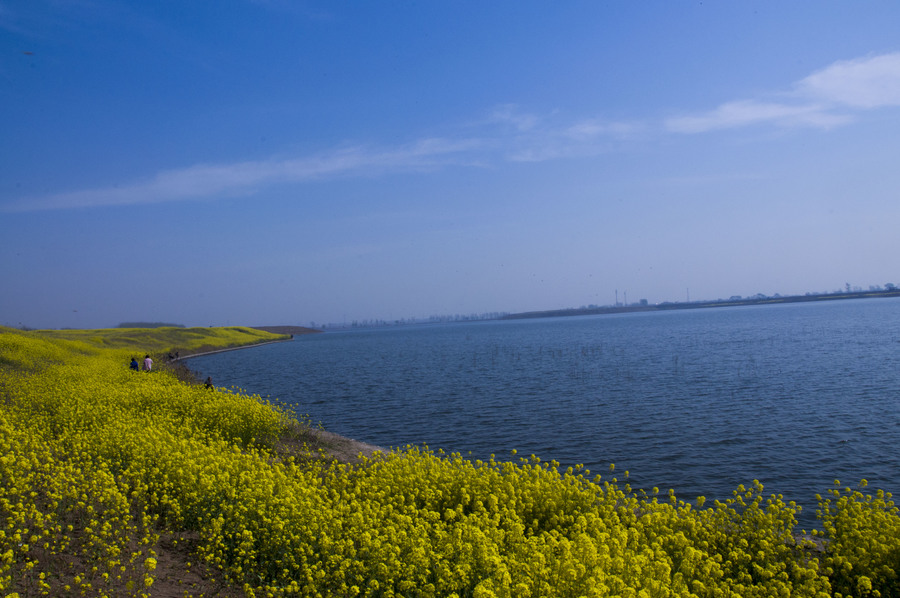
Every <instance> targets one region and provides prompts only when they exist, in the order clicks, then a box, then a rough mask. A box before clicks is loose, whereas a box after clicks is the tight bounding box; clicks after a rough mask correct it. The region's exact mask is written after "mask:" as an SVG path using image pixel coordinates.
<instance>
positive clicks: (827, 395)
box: [189, 299, 900, 526]
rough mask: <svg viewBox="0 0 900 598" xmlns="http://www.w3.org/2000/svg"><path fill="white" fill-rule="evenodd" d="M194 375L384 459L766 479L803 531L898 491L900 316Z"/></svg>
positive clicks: (412, 342)
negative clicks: (534, 460) (425, 449)
mask: <svg viewBox="0 0 900 598" xmlns="http://www.w3.org/2000/svg"><path fill="white" fill-rule="evenodd" d="M189 365H190V367H191V368H192V369H194V370H196V371H198V372H199V373H200V375H201V376H202V377H203V378H205V377H206V376H212V378H213V380H214V382H215V383H216V385H217V386H238V387H240V388H242V389H245V390H247V391H249V392H252V393H258V394H260V395H262V396H270V397H272V398H273V399H275V398H277V399H279V400H280V401H281V402H284V403H289V404H291V405H293V406H295V409H296V411H297V412H298V413H301V414H308V415H309V416H310V417H311V418H312V420H313V422H316V423H319V422H321V424H322V425H323V426H324V427H325V429H327V430H330V431H332V432H336V433H338V434H341V435H344V436H348V437H351V438H355V439H357V440H362V441H365V442H369V443H372V444H376V445H379V446H383V447H398V446H401V447H402V446H404V445H407V444H414V445H422V444H427V445H428V446H429V447H430V448H433V449H437V448H442V449H444V450H445V451H447V452H462V453H464V454H471V456H472V457H473V458H487V457H489V456H490V455H491V454H496V455H497V457H498V458H501V459H505V458H512V457H509V451H510V450H511V449H517V450H518V453H519V456H523V455H524V456H527V455H529V454H536V455H538V456H539V457H541V458H542V459H544V460H550V459H555V460H557V461H559V462H560V463H561V464H563V465H564V466H567V465H573V464H577V463H583V464H584V465H585V466H587V467H588V468H589V469H590V470H591V472H592V474H596V473H599V474H601V475H603V476H604V477H607V476H608V471H609V470H608V467H609V464H610V463H615V464H616V474H617V476H618V477H619V478H620V479H621V478H622V472H623V471H624V470H629V472H630V483H631V484H632V486H633V487H635V488H647V489H649V488H652V487H653V486H658V487H659V488H660V490H662V491H663V492H665V491H666V490H667V489H669V488H673V489H674V490H675V492H676V494H677V495H678V496H679V497H680V498H683V499H693V498H695V497H696V496H698V495H704V496H706V497H707V499H710V500H711V499H713V498H720V499H724V498H728V497H730V496H731V491H732V490H734V488H735V487H737V485H739V484H748V483H749V482H751V481H752V480H754V479H758V480H760V481H761V482H763V484H764V485H765V487H766V494H769V493H779V494H784V498H785V500H796V501H797V502H798V503H799V504H801V505H803V507H804V512H803V513H802V515H801V523H802V524H804V525H805V526H811V525H812V522H813V521H814V518H815V504H816V501H815V495H816V493H821V494H824V493H825V492H826V491H827V490H828V489H830V488H831V487H832V485H833V481H834V479H835V478H837V479H840V480H841V482H843V483H844V484H850V485H853V486H855V485H856V483H857V482H858V481H859V480H860V479H862V478H866V479H867V480H868V481H869V484H870V488H873V489H874V488H882V489H884V490H887V491H890V492H896V491H898V490H900V459H898V446H900V400H898V399H900V396H898V390H900V299H871V300H845V301H824V302H814V303H799V304H797V303H795V304H782V305H771V306H749V307H727V308H715V309H696V310H681V311H666V312H650V313H629V314H616V315H602V316H583V317H567V318H552V319H541V320H511V321H497V322H472V323H458V324H440V325H427V326H426V325H423V326H417V327H398V328H384V329H377V330H353V331H346V332H327V333H324V334H318V335H307V336H300V337H297V338H296V339H295V340H294V341H292V342H288V343H279V344H273V345H267V346H262V347H255V348H252V349H247V350H242V351H233V352H228V353H220V354H216V355H209V356H203V357H197V358H193V359H191V360H190V362H189Z"/></svg>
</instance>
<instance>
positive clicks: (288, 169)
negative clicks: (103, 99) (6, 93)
mask: <svg viewBox="0 0 900 598" xmlns="http://www.w3.org/2000/svg"><path fill="white" fill-rule="evenodd" d="M558 120H559V119H558V118H555V115H551V116H540V115H537V114H530V113H526V112H523V111H521V110H520V109H519V108H518V107H517V106H515V105H513V104H509V105H504V106H500V107H498V108H497V109H495V110H494V111H492V112H491V113H490V115H489V117H488V118H487V119H485V120H483V121H481V122H479V123H476V125H474V126H475V128H476V130H475V131H474V132H473V131H472V130H469V131H467V132H468V133H469V134H468V135H463V136H460V137H429V138H423V139H419V140H417V141H414V142H411V143H409V144H406V145H402V146H397V147H371V146H354V147H346V148H342V149H338V150H333V151H331V152H324V153H320V154H316V155H308V156H300V157H289V158H284V157H278V158H274V157H273V158H269V159H264V160H254V161H244V162H232V163H223V164H196V165H193V166H188V167H185V168H178V169H173V170H167V171H163V172H160V173H157V174H156V175H155V176H153V177H151V178H148V179H145V180H141V181H136V182H132V183H128V184H122V185H117V186H109V187H104V188H95V189H84V190H79V191H73V192H66V193H57V194H52V195H44V196H38V197H26V198H21V199H18V200H13V201H11V202H6V203H0V212H33V211H41V210H60V209H77V208H93V207H104V206H124V205H137V204H152V203H162V202H172V201H189V200H200V199H208V198H223V197H239V196H244V195H254V194H256V193H258V192H259V191H260V190H262V189H264V188H266V187H269V186H273V185H278V184H283V183H301V182H303V181H310V180H315V179H323V178H329V177H348V176H377V175H382V174H389V173H396V172H409V171H427V170H433V169H438V168H442V167H445V166H448V165H466V166H484V165H490V164H496V163H500V162H540V161H546V160H553V159H559V158H567V157H573V156H585V155H593V154H596V153H597V152H599V151H603V150H604V149H607V148H609V146H610V143H612V142H613V141H615V140H621V139H623V138H626V137H628V136H630V135H633V134H634V133H635V132H636V131H638V130H639V129H640V127H639V126H637V125H633V124H628V123H616V122H610V121H603V120H600V119H588V120H583V121H579V122H575V123H574V124H572V123H560V122H558Z"/></svg>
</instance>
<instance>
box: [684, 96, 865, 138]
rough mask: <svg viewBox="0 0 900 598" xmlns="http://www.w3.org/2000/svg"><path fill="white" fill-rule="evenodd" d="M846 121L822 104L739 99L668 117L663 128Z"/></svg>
mask: <svg viewBox="0 0 900 598" xmlns="http://www.w3.org/2000/svg"><path fill="white" fill-rule="evenodd" d="M848 120H851V117H849V116H848V115H845V114H835V113H833V112H832V111H831V110H830V109H829V107H827V106H824V105H822V104H815V103H811V104H796V105H794V104H786V103H778V102H761V101H757V100H740V101H736V102H728V103H726V104H722V105H721V106H719V107H718V108H716V109H715V110H712V111H710V112H707V113H705V114H699V115H696V116H680V117H677V118H670V119H668V120H667V121H666V128H667V129H668V130H669V131H672V132H675V133H703V132H705V131H711V130H714V129H732V128H736V127H746V126H749V125H756V124H764V123H769V124H774V125H778V126H782V127H819V128H829V127H834V126H836V125H840V124H844V123H846V122H847V121H848Z"/></svg>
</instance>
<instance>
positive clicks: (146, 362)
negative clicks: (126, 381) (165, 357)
mask: <svg viewBox="0 0 900 598" xmlns="http://www.w3.org/2000/svg"><path fill="white" fill-rule="evenodd" d="M151 368H153V360H152V359H150V356H149V355H145V356H144V371H145V372H149V371H150V370H151Z"/></svg>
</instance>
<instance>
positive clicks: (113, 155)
mask: <svg viewBox="0 0 900 598" xmlns="http://www.w3.org/2000/svg"><path fill="white" fill-rule="evenodd" d="M898 31H900V4H898V3H894V2H887V1H882V2H868V1H861V2H853V3H850V2H830V1H824V2H823V1H815V2H813V1H800V2H790V3H783V2H775V1H757V2H720V3H711V2H702V3H701V2H678V1H673V2H668V1H667V2H662V1H657V2H578V1H576V2H566V3H545V2H533V1H527V0H526V1H515V2H513V1H500V2H490V3H485V2H468V1H454V2H421V3H420V2H358V3H356V2H334V1H329V2H324V1H323V2H301V1H298V2H288V1H287V0H284V1H282V0H268V1H256V2H252V1H246V2H241V1H238V0H235V1H232V2H182V1H177V2H167V1H162V2H148V3H137V2H128V3H125V2H114V1H108V0H75V1H71V2H62V1H51V2H47V1H44V0H27V1H15V2H9V1H2V0H0V56H2V59H0V131H2V133H0V136H2V144H0V277H2V280H3V281H4V289H5V290H4V292H3V293H2V294H0V324H6V325H12V326H18V325H27V326H32V327H78V328H97V327H109V326H115V325H116V324H118V323H119V322H123V321H135V320H138V321H166V322H175V323H181V324H185V325H201V326H206V325H238V324H241V325H267V324H269V325H271V324H301V325H308V324H309V323H310V322H316V323H319V324H321V323H327V322H343V321H352V320H362V319H398V318H409V317H427V316H430V315H448V314H457V313H460V314H471V313H483V312H495V311H508V312H518V311H530V310H542V309H556V308H562V307H578V306H581V305H587V304H599V305H605V304H611V303H613V302H614V301H615V298H616V292H617V291H618V297H619V300H620V301H621V300H622V299H623V298H624V297H625V295H626V294H627V298H628V301H629V302H632V301H638V300H639V299H647V300H648V301H650V302H651V303H654V302H659V301H681V300H684V299H685V298H686V297H687V293H688V292H689V293H690V298H691V299H715V298H719V297H729V296H731V295H752V294H756V293H764V294H774V293H781V294H794V293H805V292H807V291H830V290H836V289H838V288H842V287H843V286H844V285H845V284H846V283H850V284H851V285H852V286H861V287H863V288H868V286H869V285H883V284H885V283H888V282H894V283H898V284H900V268H898V263H897V256H898V255H900V235H898V224H900V201H898V199H900V191H898V190H900V168H898V161H900V152H898V149H900V148H898V145H900V141H898V140H900V35H898V34H897V32H898ZM688 289H689V291H688Z"/></svg>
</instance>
